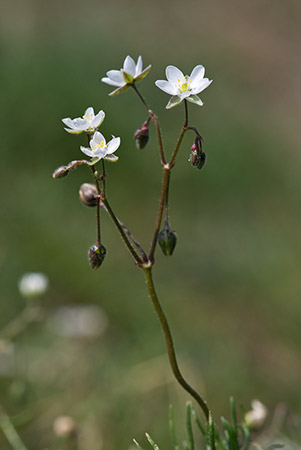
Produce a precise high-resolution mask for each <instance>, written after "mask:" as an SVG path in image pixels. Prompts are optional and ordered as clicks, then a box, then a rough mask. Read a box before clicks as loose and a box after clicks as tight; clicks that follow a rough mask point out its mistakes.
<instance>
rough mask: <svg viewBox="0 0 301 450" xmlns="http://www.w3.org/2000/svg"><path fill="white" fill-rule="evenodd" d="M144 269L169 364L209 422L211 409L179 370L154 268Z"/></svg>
mask: <svg viewBox="0 0 301 450" xmlns="http://www.w3.org/2000/svg"><path fill="white" fill-rule="evenodd" d="M142 268H143V271H144V275H145V281H146V285H147V289H148V292H149V294H150V297H151V300H152V303H153V306H154V308H155V311H156V313H157V316H158V318H159V320H160V324H161V327H162V330H163V333H164V337H165V342H166V346H167V352H168V357H169V362H170V365H171V368H172V372H173V374H174V376H175V378H176V380H177V381H178V383H179V384H180V385H181V386H182V387H183V389H185V390H186V391H187V392H188V393H189V394H190V395H191V396H192V397H193V398H194V399H195V400H196V401H197V402H198V404H199V405H200V407H201V408H202V411H203V413H204V415H205V417H206V419H207V420H208V419H209V409H208V406H207V403H206V402H205V400H204V399H203V398H202V397H201V396H200V395H199V394H198V393H197V392H196V391H195V390H194V389H193V388H192V387H191V386H190V384H188V382H187V381H186V380H185V378H184V377H183V375H182V373H181V371H180V369H179V366H178V362H177V356H176V352H175V347H174V343H173V339H172V335H171V331H170V328H169V325H168V321H167V318H166V315H165V313H164V311H163V309H162V306H161V304H160V302H159V299H158V296H157V293H156V290H155V286H154V281H153V277H152V268H151V267H150V266H142Z"/></svg>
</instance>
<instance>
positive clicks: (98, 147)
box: [80, 131, 120, 162]
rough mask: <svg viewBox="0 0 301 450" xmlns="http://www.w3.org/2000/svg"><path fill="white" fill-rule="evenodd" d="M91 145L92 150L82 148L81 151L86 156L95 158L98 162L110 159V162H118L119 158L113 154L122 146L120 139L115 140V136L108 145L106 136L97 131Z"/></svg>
mask: <svg viewBox="0 0 301 450" xmlns="http://www.w3.org/2000/svg"><path fill="white" fill-rule="evenodd" d="M89 145H90V148H87V147H82V146H81V148H80V149H81V151H82V152H83V153H85V155H88V156H90V157H91V158H95V159H96V162H97V161H99V160H100V159H102V158H104V159H108V160H109V161H117V159H118V156H116V155H113V153H114V152H116V150H117V149H118V147H119V145H120V138H119V137H117V138H115V137H114V136H113V139H111V140H110V141H109V142H108V143H106V140H105V138H104V136H103V135H102V134H101V133H100V132H99V131H96V132H95V133H94V135H93V137H92V139H91V140H90V142H89Z"/></svg>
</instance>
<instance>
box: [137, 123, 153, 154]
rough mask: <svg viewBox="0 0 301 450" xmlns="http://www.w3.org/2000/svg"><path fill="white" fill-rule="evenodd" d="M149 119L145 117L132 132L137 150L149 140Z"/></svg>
mask: <svg viewBox="0 0 301 450" xmlns="http://www.w3.org/2000/svg"><path fill="white" fill-rule="evenodd" d="M148 124H149V119H147V120H146V121H145V122H144V123H143V124H142V125H141V127H140V128H138V130H136V132H135V134H134V138H135V139H136V147H137V148H138V150H142V149H143V148H144V147H145V146H146V144H147V143H148V140H149V128H148Z"/></svg>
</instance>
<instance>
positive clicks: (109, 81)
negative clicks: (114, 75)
mask: <svg viewBox="0 0 301 450" xmlns="http://www.w3.org/2000/svg"><path fill="white" fill-rule="evenodd" d="M101 81H102V82H103V83H107V84H110V85H111V86H122V85H124V84H125V82H124V81H122V84H121V82H120V83H119V82H117V81H113V80H111V78H107V77H103V78H102V79H101Z"/></svg>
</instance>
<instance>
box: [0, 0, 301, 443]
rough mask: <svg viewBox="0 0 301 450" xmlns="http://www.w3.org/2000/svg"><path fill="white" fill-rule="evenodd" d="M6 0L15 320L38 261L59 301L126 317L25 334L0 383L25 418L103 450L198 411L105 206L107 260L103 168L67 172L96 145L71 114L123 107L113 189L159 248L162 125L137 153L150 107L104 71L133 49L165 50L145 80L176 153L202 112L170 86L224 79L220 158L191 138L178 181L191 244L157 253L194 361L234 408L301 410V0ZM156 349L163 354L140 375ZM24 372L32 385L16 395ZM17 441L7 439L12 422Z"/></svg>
mask: <svg viewBox="0 0 301 450" xmlns="http://www.w3.org/2000/svg"><path fill="white" fill-rule="evenodd" d="M3 12H4V14H1V19H0V20H1V30H2V31H1V44H0V50H1V54H2V58H1V59H2V68H1V74H0V81H1V83H0V86H1V91H2V92H1V99H2V108H1V118H0V123H1V130H2V131H1V152H2V159H1V166H0V177H1V178H0V179H1V191H2V197H1V201H2V208H1V212H0V219H1V230H2V232H1V236H0V268H1V271H0V283H1V315H0V324H1V325H4V324H5V323H7V322H8V321H9V320H10V319H12V318H13V317H14V316H15V315H16V314H17V313H18V311H20V310H21V309H22V307H23V302H22V300H21V299H20V297H19V295H18V292H17V280H18V279H19V277H20V276H21V275H22V274H23V273H24V272H26V271H30V270H38V271H43V272H45V273H47V274H48V276H49V278H50V280H51V291H50V293H49V295H48V297H47V299H46V300H45V302H44V305H45V309H46V310H47V311H51V310H52V309H53V308H55V307H56V306H59V305H63V304H90V303H93V304H98V305H101V306H102V307H103V308H104V310H105V311H106V313H107V314H108V316H109V320H110V327H109V330H108V332H107V334H106V335H105V336H103V337H101V338H100V339H99V340H96V341H95V342H88V343H80V342H73V341H70V340H64V339H62V338H61V339H59V338H56V337H55V336H54V335H52V334H51V333H50V332H49V331H47V330H45V329H44V327H43V326H35V327H31V328H30V330H28V332H27V333H26V334H25V335H22V336H20V337H19V338H18V339H17V351H18V358H20V360H21V362H20V370H19V372H18V375H17V379H15V380H14V379H1V393H0V397H1V402H2V403H4V404H5V406H6V408H7V410H8V412H9V413H10V414H17V413H20V412H21V411H25V413H26V412H28V419H27V420H25V423H24V425H23V426H22V427H21V429H20V432H21V434H22V436H24V440H25V442H26V443H27V444H28V446H29V448H31V449H40V448H43V447H46V446H49V442H51V440H52V439H53V433H52V429H51V423H52V421H53V420H54V418H55V417H56V416H57V415H58V414H71V415H73V416H75V419H77V420H78V421H79V422H80V423H81V424H82V427H83V429H84V431H83V434H84V436H85V437H86V438H85V439H86V441H85V447H84V448H85V449H86V450H94V449H99V448H101V441H103V446H104V448H106V449H110V448H112V449H115V448H121V447H122V448H127V447H129V445H130V442H131V438H132V437H133V436H135V437H136V438H137V439H138V440H139V437H140V436H141V434H142V433H143V432H144V431H146V430H147V431H149V432H150V433H151V434H152V435H153V434H155V433H154V430H156V439H157V440H158V442H162V443H163V446H164V445H167V444H164V443H166V442H168V436H167V433H166V429H167V405H168V403H169V402H170V401H172V402H173V403H174V404H175V406H176V408H175V410H176V411H178V412H176V414H177V413H178V414H179V416H180V415H181V414H182V416H184V401H185V399H186V395H185V394H183V393H182V392H181V391H180V389H179V388H178V387H177V386H175V384H174V383H173V381H171V378H170V372H169V368H168V365H167V361H166V359H165V358H164V357H163V359H161V358H159V359H157V357H159V356H160V355H163V354H164V353H165V348H164V342H163V338H162V335H161V331H160V329H159V326H158V323H157V319H156V317H155V315H154V313H153V311H152V309H151V305H150V304H149V302H148V299H147V295H146V292H145V288H144V282H143V279H142V276H141V274H140V273H139V271H138V270H137V269H136V268H135V267H134V265H133V264H132V263H131V262H129V261H130V259H129V255H128V254H127V252H126V250H125V248H124V246H123V244H122V242H121V241H120V239H119V237H118V236H117V234H116V232H115V230H114V229H113V227H112V224H111V222H110V220H109V219H108V218H106V217H104V220H103V222H104V223H103V233H104V236H105V245H106V247H107V250H108V255H107V258H106V261H105V263H104V265H103V266H102V267H101V270H99V271H98V272H92V271H91V270H90V269H89V267H88V264H87V249H88V247H89V246H90V245H91V244H93V242H94V239H95V236H94V233H95V225H94V211H90V210H88V209H85V208H84V207H83V206H82V205H80V204H79V202H78V200H77V192H78V188H79V185H80V184H81V183H82V182H85V181H89V176H88V175H89V174H87V173H86V172H85V171H84V169H83V170H80V169H79V170H78V171H76V172H74V173H71V174H70V175H69V177H68V178H67V179H63V180H58V181H53V180H52V179H51V173H52V171H53V170H54V168H56V167H57V166H59V165H60V164H64V163H67V162H69V161H70V160H72V159H75V158H77V157H80V151H79V145H80V144H82V143H83V142H84V138H83V137H72V136H69V135H67V133H65V132H64V130H63V126H62V124H61V122H60V120H61V118H62V117H66V116H70V117H75V116H78V115H81V114H82V113H83V112H84V110H85V108H86V107H87V106H90V105H91V106H94V107H95V109H96V110H97V109H104V110H105V112H106V119H105V122H104V124H103V125H102V131H103V132H104V134H105V135H106V136H109V135H110V134H115V135H120V136H121V138H122V146H121V148H120V150H118V154H119V156H120V161H119V162H118V164H114V165H113V164H112V165H111V166H110V168H109V169H110V172H109V194H110V198H111V203H112V205H113V206H114V208H115V210H116V211H117V212H118V215H119V216H120V217H121V219H122V220H123V221H124V222H125V223H126V224H128V225H129V226H130V228H131V229H132V231H133V232H134V234H137V235H138V236H139V238H140V239H141V241H142V242H143V244H144V245H147V244H148V243H149V241H150V235H151V234H150V233H151V231H152V226H153V225H152V223H153V221H154V216H155V214H154V211H155V207H156V205H157V201H158V200H157V199H158V194H159V189H160V168H159V167H160V166H159V158H158V153H157V149H156V138H155V135H154V133H152V136H151V141H150V144H149V146H148V148H146V149H145V151H141V152H138V151H137V150H136V149H135V146H134V140H133V138H132V135H133V132H134V131H135V129H136V128H137V127H138V126H139V125H140V124H141V123H142V121H143V120H144V119H145V115H144V112H143V109H142V107H141V105H140V104H139V103H138V102H137V101H134V100H135V99H134V98H133V95H132V93H131V92H126V93H124V94H123V95H120V96H118V97H115V98H109V97H108V96H107V93H108V92H110V88H109V87H108V86H105V85H103V84H101V83H100V81H99V80H100V78H101V76H103V75H104V74H105V72H106V71H107V70H109V69H110V68H119V67H120V66H121V64H122V61H123V59H124V57H125V56H126V55H127V54H130V55H132V56H133V57H135V58H137V56H138V55H139V54H142V56H143V59H144V63H145V65H147V64H149V63H152V65H153V68H152V71H151V72H150V74H149V76H148V77H147V78H146V79H145V81H144V82H143V83H141V90H142V91H143V93H144V94H145V96H146V97H147V98H148V99H150V100H151V104H152V107H153V109H154V110H155V111H156V112H157V113H158V115H159V117H160V122H161V126H162V129H163V130H164V143H165V145H166V148H168V149H172V147H173V145H174V142H175V140H176V133H177V129H178V128H179V127H180V125H181V121H182V114H183V112H182V110H181V108H175V109H174V110H171V111H166V110H165V109H164V107H165V104H166V103H167V101H168V96H167V95H165V94H164V93H162V92H160V91H159V90H158V89H156V88H155V87H154V81H155V80H156V79H158V78H164V69H165V66H166V65H167V64H175V65H177V66H179V67H181V68H183V71H184V72H190V70H191V69H192V68H193V67H194V66H195V65H196V64H199V63H201V64H204V65H205V67H206V73H207V76H208V77H209V78H213V79H214V83H213V84H212V86H210V88H208V90H206V91H205V92H204V93H203V95H202V99H203V100H204V102H205V106H204V107H203V108H196V107H195V108H193V106H192V107H191V108H190V117H191V122H192V123H193V124H194V125H196V126H198V128H199V129H200V132H201V134H202V135H203V137H204V139H205V151H206V153H207V156H208V163H207V165H206V167H205V169H203V170H202V172H198V171H196V170H193V168H192V167H191V166H190V165H189V164H188V163H187V159H188V155H189V149H190V147H191V139H192V136H186V137H185V140H184V143H183V149H182V153H181V154H180V155H179V161H178V163H177V166H176V168H175V171H174V173H173V180H172V181H173V184H172V189H171V207H172V209H171V221H172V226H173V227H174V228H175V229H176V231H177V233H178V240H179V241H178V246H177V249H176V252H175V255H174V257H173V258H171V259H168V260H166V259H165V258H164V257H163V256H161V255H159V254H158V255H157V265H156V270H155V276H156V280H157V285H158V292H159V294H160V296H161V298H162V303H163V305H164V307H165V309H166V311H167V313H168V315H169V316H170V321H171V326H172V329H173V334H174V337H175V341H176V346H177V348H178V351H179V355H180V361H181V366H183V372H184V373H185V374H187V378H190V379H191V380H193V381H194V384H195V386H196V387H198V388H200V389H201V390H203V392H204V393H205V395H206V397H207V399H208V402H209V404H210V405H211V406H212V408H213V410H214V411H216V414H217V415H218V414H224V411H225V410H226V409H227V405H228V398H229V396H230V395H234V397H235V398H236V400H237V403H238V404H239V403H241V404H244V405H245V406H246V407H247V406H248V404H249V402H250V400H251V399H253V398H254V397H260V399H261V400H262V401H263V402H264V403H266V404H267V405H268V406H269V407H271V408H272V407H273V406H275V405H276V404H277V403H278V402H280V401H285V402H286V403H287V404H288V405H289V407H290V408H292V409H294V410H300V395H299V374H300V369H301V367H300V365H301V363H300V349H301V339H300V331H299V328H300V327H299V317H300V313H301V306H300V281H299V280H300V275H299V274H300V254H301V249H300V238H299V230H300V218H301V217H300V215H301V214H300V201H299V197H300V195H299V194H300V175H299V167H300V154H299V152H298V149H299V147H300V135H299V116H298V114H297V112H298V109H299V107H300V88H299V79H300V64H299V63H298V62H297V61H298V58H297V55H298V51H299V42H300V40H299V38H300V36H299V27H298V20H297V18H298V14H300V4H299V3H298V2H297V1H292V0H290V1H288V2H286V3H285V4H284V3H282V2H274V1H271V0H270V1H265V2H263V1H259V0H258V1H255V2H252V3H251V2H237V1H234V0H231V1H230V2H227V3H225V4H222V2H218V1H213V2H209V1H208V0H207V1H204V2H196V1H193V0H189V2H186V3H185V5H183V4H182V3H180V2H173V4H172V5H171V4H169V3H161V2H152V3H147V2H137V1H126V2H118V1H116V2H110V3H105V2H97V1H93V0H89V1H88V2H86V3H85V4H83V3H80V2H78V1H75V2H73V3H71V2H69V1H66V2H63V3H62V2H58V1H53V2H51V3H49V2H48V3H46V2H43V1H37V0H32V1H29V0H28V1H25V2H22V1H21V0H18V1H15V2H12V3H11V2H8V1H4V2H3ZM148 361H149V362H148ZM140 363H142V364H145V367H146V369H145V370H144V369H143V367H144V366H142V369H141V368H140V369H141V370H142V372H139V371H138V376H137V375H132V374H133V373H134V374H136V372H135V370H134V369H133V368H135V367H136V365H137V364H140ZM32 366H33V367H35V366H37V367H38V369H36V370H35V371H33V372H34V373H35V374H36V375H35V376H33V375H32V373H31V372H32ZM139 367H140V366H138V368H139ZM49 368H52V369H53V374H52V375H51V373H50V375H51V376H50V375H49V374H48V372H49ZM140 369H139V370H140ZM149 372H151V375H152V377H150V379H151V380H153V383H154V386H153V387H149V386H151V385H152V382H151V381H147V380H148V378H147V375H146V374H148V375H149ZM140 373H142V375H140V377H139V374H140ZM47 374H48V375H49V376H48V378H47ZM131 376H132V379H131V378H130V377H131ZM19 378H20V379H21V382H22V383H25V386H26V389H28V390H29V393H28V396H27V397H26V398H25V399H23V400H22V401H21V402H19V403H18V404H13V402H12V400H11V396H10V394H9V393H10V386H11V385H12V384H13V383H15V382H17V381H20V380H19ZM44 378H45V379H44ZM181 408H182V411H181ZM93 433H94V434H93ZM88 436H95V438H94V439H92V438H90V440H89V439H88ZM0 443H1V449H2V448H3V450H6V448H8V447H7V444H6V443H5V441H4V438H2V436H1V437H0Z"/></svg>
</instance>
